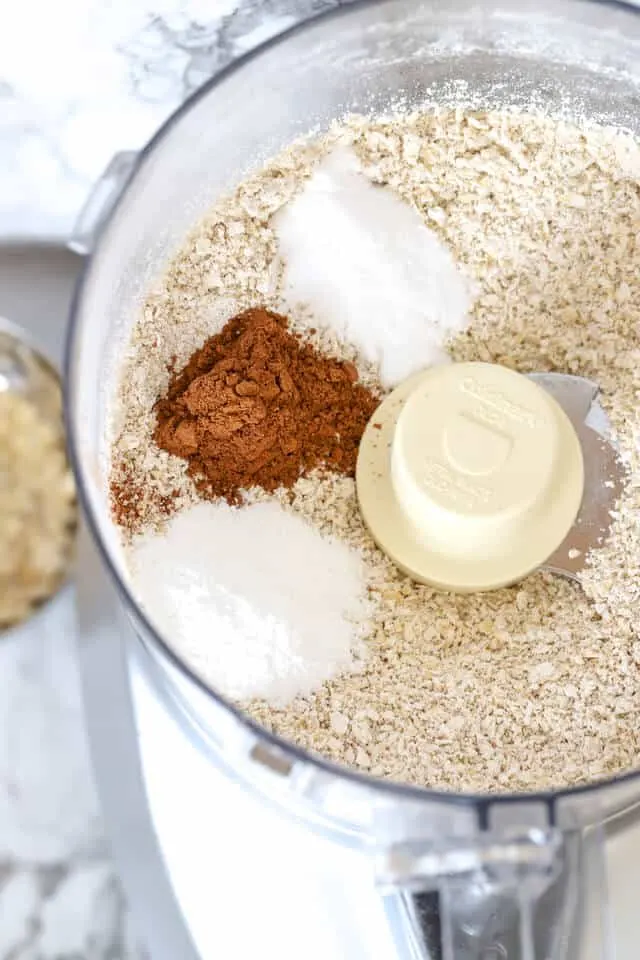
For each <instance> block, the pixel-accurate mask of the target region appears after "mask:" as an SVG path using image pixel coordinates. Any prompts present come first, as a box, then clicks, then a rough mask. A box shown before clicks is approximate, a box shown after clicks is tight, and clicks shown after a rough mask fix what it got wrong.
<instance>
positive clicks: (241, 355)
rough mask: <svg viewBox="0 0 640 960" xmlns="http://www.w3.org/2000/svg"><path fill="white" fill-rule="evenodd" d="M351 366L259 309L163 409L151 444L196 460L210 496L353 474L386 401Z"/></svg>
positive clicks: (204, 357) (209, 347)
mask: <svg viewBox="0 0 640 960" xmlns="http://www.w3.org/2000/svg"><path fill="white" fill-rule="evenodd" d="M357 380H358V371H357V370H356V368H355V367H354V365H353V364H351V363H348V362H343V361H339V360H335V359H332V358H330V357H326V356H323V355H322V354H320V353H318V352H317V350H315V349H314V348H313V347H311V346H310V345H309V344H305V343H303V342H302V341H301V340H300V338H299V337H298V336H296V335H295V334H293V333H291V332H290V331H289V330H288V321H287V318H286V317H283V316H280V315H279V314H277V313H271V312H270V311H268V310H264V309H262V308H255V309H251V310H246V311H245V312H244V313H241V314H239V315H238V316H237V317H234V318H233V319H232V320H229V321H228V322H227V323H226V325H225V326H224V328H223V329H222V330H221V331H220V333H218V334H216V335H215V336H213V337H210V338H209V340H207V342H206V343H205V344H204V346H203V347H202V348H201V349H200V350H197V351H196V352H195V353H194V354H193V356H192V357H191V359H190V360H189V362H188V363H187V365H186V366H185V367H184V369H183V370H182V371H180V372H179V373H177V374H175V375H174V377H173V379H172V380H171V383H170V384H169V389H168V391H167V395H166V396H165V397H164V398H162V399H161V400H159V401H158V403H157V404H156V407H155V410H156V418H157V419H156V428H155V432H154V440H155V442H156V443H157V445H158V446H159V447H161V448H162V449H163V450H166V451H168V452H169V453H172V454H175V455H176V456H178V457H183V458H184V459H186V460H188V461H189V468H188V470H189V474H190V475H191V476H192V477H193V479H194V481H195V483H196V485H197V487H198V490H199V492H200V493H201V494H202V495H204V496H207V497H224V498H225V499H226V500H227V501H229V503H237V502H238V501H239V500H240V491H241V490H243V489H247V488H248V487H252V486H259V487H262V488H263V489H264V490H267V491H273V490H276V489H277V488H278V487H292V486H293V484H294V483H295V482H296V480H297V479H298V478H299V477H300V476H301V475H302V474H304V473H307V472H309V471H311V470H313V469H314V468H316V467H319V466H326V467H327V468H328V469H330V470H332V471H335V472H339V473H342V474H346V475H347V476H353V474H354V472H355V465H356V457H357V454H358V445H359V443H360V438H361V437H362V432H363V430H364V428H365V425H366V423H367V421H368V419H369V417H370V416H371V414H372V413H373V411H374V410H375V408H376V406H377V404H378V402H379V400H378V397H376V395H375V394H374V393H373V392H372V391H370V390H368V389H366V388H365V387H363V386H362V385H361V384H358V383H357V382H356V381H357Z"/></svg>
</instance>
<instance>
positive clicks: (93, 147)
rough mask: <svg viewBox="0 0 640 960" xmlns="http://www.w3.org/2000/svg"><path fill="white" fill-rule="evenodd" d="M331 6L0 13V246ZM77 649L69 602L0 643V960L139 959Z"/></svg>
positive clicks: (131, 1)
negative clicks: (268, 44)
mask: <svg viewBox="0 0 640 960" xmlns="http://www.w3.org/2000/svg"><path fill="white" fill-rule="evenodd" d="M335 5H337V3H336V0H260V2H253V0H113V2H111V3H107V4H105V3H104V2H103V0H57V2H56V3H51V2H50V0H20V2H19V3H16V4H2V3H0V242H2V240H3V239H4V238H7V237H11V236H13V237H15V236H21V237H28V236H31V237H37V238H40V237H57V238H60V239H61V240H63V239H64V238H65V237H66V236H68V234H69V232H70V230H71V229H72V226H73V223H74V221H75V219H76V216H77V214H78V212H79V209H80V207H81V205H82V203H83V201H84V199H85V197H86V195H87V193H88V191H89V189H90V187H91V185H92V183H93V182H94V181H95V180H96V178H97V177H98V176H99V175H100V173H101V172H102V170H103V168H104V167H105V166H106V164H107V162H108V161H109V159H110V158H111V156H112V155H113V154H114V153H115V152H116V151H118V150H122V149H131V148H137V147H139V146H141V145H142V144H143V143H144V142H145V141H146V140H147V139H148V138H149V136H150V135H151V134H152V133H153V132H154V131H155V129H156V128H157V126H158V125H159V124H160V123H161V122H162V121H163V120H164V119H165V118H166V117H167V116H168V115H169V114H170V112H171V111H172V110H173V109H174V108H175V107H176V106H177V105H178V104H179V103H180V102H181V101H182V100H183V99H184V97H185V96H187V95H188V94H189V92H191V91H192V90H193V89H195V88H196V87H197V86H198V85H199V84H200V83H201V82H202V81H203V80H205V79H206V78H207V77H208V76H210V75H211V73H212V72H214V71H215V70H216V69H217V68H219V67H221V66H222V65H224V64H225V63H226V62H228V61H229V60H230V59H231V58H233V57H234V56H237V55H238V54H240V53H243V52H245V51H246V50H248V49H250V48H251V47H253V46H255V45H256V44H258V43H260V42H261V41H262V40H264V39H267V38H268V37H269V36H270V35H272V34H273V33H275V32H277V31H279V30H282V29H285V28H286V27H287V26H289V25H290V24H292V23H293V22H295V21H297V20H299V19H301V18H303V17H304V16H305V15H308V14H310V13H313V12H315V11H319V10H321V9H324V8H327V7H331V6H335ZM36 24H37V30H36ZM74 643H75V641H74V626H73V605H72V594H71V590H69V591H67V592H66V593H65V594H64V595H63V596H61V597H59V598H58V599H57V600H56V601H55V602H54V604H53V605H52V606H51V607H50V608H49V609H47V610H46V612H43V613H42V614H41V615H40V616H39V617H38V618H36V619H34V620H33V621H32V622H31V623H30V624H29V626H28V627H27V628H24V629H21V630H18V631H14V632H12V633H9V634H5V635H3V636H1V637H0V960H129V958H133V957H135V956H139V955H140V951H139V948H138V947H137V946H135V936H134V934H133V932H132V923H131V920H130V913H129V911H128V910H127V908H126V906H125V903H124V898H123V895H122V892H121V890H120V887H119V884H118V881H117V878H116V876H115V874H114V871H113V868H112V866H111V863H110V861H109V856H108V846H107V843H106V840H105V837H104V835H103V830H102V825H101V822H100V815H99V809H98V803H97V798H96V794H95V789H94V786H93V781H92V776H91V772H90V762H89V757H88V748H87V743H86V739H85V733H84V728H83V716H82V705H81V699H80V685H79V679H78V671H77V663H76V654H75V646H74ZM176 960H179V958H176Z"/></svg>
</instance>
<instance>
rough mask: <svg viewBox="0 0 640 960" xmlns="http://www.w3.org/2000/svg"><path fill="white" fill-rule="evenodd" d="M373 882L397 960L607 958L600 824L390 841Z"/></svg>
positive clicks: (610, 958) (610, 959)
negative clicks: (451, 839) (466, 840)
mask: <svg viewBox="0 0 640 960" xmlns="http://www.w3.org/2000/svg"><path fill="white" fill-rule="evenodd" d="M376 879H377V884H378V887H379V889H380V892H381V894H382V897H383V900H384V904H385V908H386V913H387V917H388V919H389V923H390V925H391V928H392V935H393V938H394V941H395V945H396V949H397V957H398V960H613V957H614V952H613V943H612V940H611V936H610V932H609V924H608V898H607V890H606V871H605V864H604V833H603V829H602V827H594V828H590V829H589V830H586V831H577V830H576V831H575V832H568V833H567V832H561V831H559V830H555V829H552V830H549V831H541V830H531V831H528V832H527V833H523V834H521V835H520V836H515V837H513V838H511V839H508V840H505V839H504V837H502V838H501V837H499V836H491V835H490V834H488V835H486V838H485V839H483V840H482V841H481V842H479V843H478V844H477V845H474V846H466V845H463V844H456V843H446V842H445V843H443V844H442V845H439V846H438V847H435V846H434V845H433V844H430V845H427V844H425V843H403V844H398V845H395V846H393V847H391V848H390V849H389V850H387V851H386V852H384V853H381V854H380V855H379V857H378V860H377V872H376Z"/></svg>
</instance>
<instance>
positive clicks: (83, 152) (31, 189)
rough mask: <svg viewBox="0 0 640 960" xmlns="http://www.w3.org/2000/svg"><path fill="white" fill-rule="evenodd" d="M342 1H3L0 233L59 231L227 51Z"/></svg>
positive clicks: (234, 52) (0, 27)
mask: <svg viewBox="0 0 640 960" xmlns="http://www.w3.org/2000/svg"><path fill="white" fill-rule="evenodd" d="M338 3H339V0H113V2H111V3H104V2H103V0H58V2H56V3H52V2H51V0H21V2H20V3H12V4H9V3H6V4H0V160H1V163H2V168H1V169H2V176H1V177H0V236H2V235H5V236H6V235H7V234H8V233H10V234H16V233H19V234H24V233H32V234H36V235H39V236H42V235H43V233H45V234H48V235H51V236H65V235H67V234H68V233H69V231H70V229H71V227H72V225H73V222H74V218H75V215H76V212H77V210H78V209H79V207H80V206H81V204H82V202H83V200H84V198H85V197H86V195H87V192H88V190H89V188H90V186H91V184H92V183H93V182H95V180H96V179H97V178H98V177H99V175H100V174H101V172H102V171H103V170H104V168H105V167H106V165H107V163H108V161H109V160H110V159H111V157H112V155H113V153H114V152H115V151H117V150H125V149H137V148H139V147H141V146H142V145H143V144H144V143H145V142H146V141H147V140H148V139H149V137H150V136H151V135H152V134H153V133H154V132H155V130H156V129H157V127H158V126H159V125H160V124H161V123H162V122H163V121H164V120H165V119H166V117H168V116H169V114H170V113H171V112H172V110H173V109H175V107H176V106H178V104H179V103H180V102H181V101H182V100H183V99H184V98H185V97H186V96H188V94H189V93H191V92H192V91H193V90H194V89H196V88H197V87H198V86H199V85H200V84H201V83H202V81H203V80H205V79H206V78H207V77H209V76H210V75H211V74H212V73H213V72H215V70H216V69H218V68H219V67H221V66H222V65H224V64H225V63H227V62H228V61H229V60H230V59H231V58H233V57H235V56H237V55H239V54H240V53H243V52H245V51H246V50H248V49H250V48H251V47H253V46H256V45H257V44H259V43H260V42H262V41H263V40H265V39H267V38H268V37H269V36H271V35H273V34H274V33H277V32H279V31H281V30H284V29H286V27H288V26H290V25H291V24H292V23H294V22H296V21H297V20H299V19H301V18H303V17H304V16H307V15H309V14H312V13H314V12H318V11H321V10H323V9H326V8H329V7H333V6H337V5H338ZM36 22H37V30H36V29H35V26H34V24H35V23H36Z"/></svg>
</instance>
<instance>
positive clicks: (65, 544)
mask: <svg viewBox="0 0 640 960" xmlns="http://www.w3.org/2000/svg"><path fill="white" fill-rule="evenodd" d="M75 524H76V502H75V490H74V485H73V478H72V476H71V471H70V469H69V466H68V464H67V459H66V455H65V449H64V437H63V432H62V425H61V424H60V427H59V429H55V427H54V426H53V424H52V423H50V422H49V421H48V420H45V419H44V418H43V417H42V416H41V415H40V414H39V413H38V411H37V410H36V408H35V406H33V404H32V403H30V401H29V400H28V399H27V398H25V397H23V396H21V395H20V394H18V393H14V392H12V391H0V631H1V630H2V629H3V628H5V627H10V626H13V625H14V624H17V623H19V622H20V621H21V620H24V619H26V617H28V616H29V614H30V613H31V612H32V611H33V609H34V607H36V606H37V605H38V604H39V603H42V602H43V601H44V600H47V599H48V598H49V597H50V596H51V595H52V594H53V593H55V591H56V590H57V589H58V587H59V586H60V584H61V582H62V581H63V580H64V578H65V576H66V575H67V573H68V570H69V564H70V561H71V553H72V545H73V538H74V532H75Z"/></svg>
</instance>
